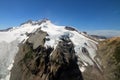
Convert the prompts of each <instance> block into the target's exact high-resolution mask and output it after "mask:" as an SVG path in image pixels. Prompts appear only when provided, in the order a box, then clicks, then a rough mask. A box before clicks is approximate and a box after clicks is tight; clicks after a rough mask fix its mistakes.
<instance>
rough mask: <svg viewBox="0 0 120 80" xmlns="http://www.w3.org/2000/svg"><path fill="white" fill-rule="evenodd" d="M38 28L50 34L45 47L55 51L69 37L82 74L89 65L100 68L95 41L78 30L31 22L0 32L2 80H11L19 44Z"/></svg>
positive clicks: (47, 22) (0, 75) (45, 22)
mask: <svg viewBox="0 0 120 80" xmlns="http://www.w3.org/2000/svg"><path fill="white" fill-rule="evenodd" d="M38 28H41V30H43V31H45V32H47V33H48V36H46V38H49V39H50V40H48V41H46V42H45V45H44V46H45V47H48V46H51V47H53V48H54V49H55V47H56V45H57V44H58V42H59V41H60V38H61V37H63V36H64V38H67V37H69V38H70V40H71V41H72V42H73V44H74V49H75V52H76V55H77V56H78V64H79V66H80V67H79V68H80V70H81V71H82V72H83V71H84V70H85V67H86V66H88V65H97V66H98V68H100V67H99V63H98V62H99V60H98V59H95V56H96V50H97V47H96V44H97V42H95V41H94V40H91V39H89V38H88V37H85V36H84V35H82V34H83V33H81V32H78V31H76V30H68V29H66V28H65V26H56V25H54V24H52V23H51V22H50V21H49V20H42V21H29V22H26V23H24V24H22V25H21V26H19V27H15V28H12V29H10V30H7V31H2V32H0V80H9V77H10V70H11V68H12V63H13V62H14V57H15V55H16V53H17V52H18V50H19V48H18V45H19V43H24V42H25V40H26V39H27V38H28V37H29V36H28V34H29V33H34V32H35V31H36V30H37V29H38ZM51 55H52V54H51Z"/></svg>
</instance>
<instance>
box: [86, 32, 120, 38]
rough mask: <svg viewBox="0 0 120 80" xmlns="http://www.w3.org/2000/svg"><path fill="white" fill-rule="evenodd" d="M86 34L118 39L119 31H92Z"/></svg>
mask: <svg viewBox="0 0 120 80" xmlns="http://www.w3.org/2000/svg"><path fill="white" fill-rule="evenodd" d="M87 32H88V34H92V35H99V36H106V37H116V36H119V37H120V30H94V31H92V30H91V31H87Z"/></svg>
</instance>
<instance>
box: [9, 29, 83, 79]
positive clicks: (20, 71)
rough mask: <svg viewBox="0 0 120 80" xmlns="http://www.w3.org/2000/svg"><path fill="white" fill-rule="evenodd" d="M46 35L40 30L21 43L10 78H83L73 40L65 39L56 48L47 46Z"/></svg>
mask: <svg viewBox="0 0 120 80" xmlns="http://www.w3.org/2000/svg"><path fill="white" fill-rule="evenodd" d="M46 35H47V33H45V32H43V31H41V30H38V31H36V32H35V33H34V34H31V35H30V38H29V39H28V40H27V41H26V43H24V44H22V45H20V49H19V52H18V54H17V55H16V57H15V62H14V66H13V68H12V71H11V77H10V80H83V78H82V75H81V72H80V70H79V67H78V65H77V57H76V55H75V51H74V46H73V44H72V42H71V41H70V40H69V39H67V40H65V39H63V40H61V41H60V42H59V43H58V45H57V47H56V48H55V49H53V48H51V47H48V48H45V47H44V43H45V37H46ZM37 39H38V40H37Z"/></svg>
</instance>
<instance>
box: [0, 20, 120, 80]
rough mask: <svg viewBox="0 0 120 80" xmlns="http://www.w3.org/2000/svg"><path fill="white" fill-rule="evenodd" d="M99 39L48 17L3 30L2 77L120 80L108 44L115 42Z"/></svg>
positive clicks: (16, 79) (4, 79)
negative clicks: (59, 24)
mask: <svg viewBox="0 0 120 80" xmlns="http://www.w3.org/2000/svg"><path fill="white" fill-rule="evenodd" d="M99 42H100V40H99V39H97V38H93V37H92V36H89V35H87V34H85V33H83V32H79V31H78V30H76V29H75V28H72V27H69V26H57V25H55V24H53V23H52V22H51V21H50V20H48V19H43V20H38V21H31V20H29V21H27V22H25V23H23V24H21V25H20V26H19V27H13V28H9V29H6V30H0V80H119V79H120V78H119V79H113V78H111V76H110V75H109V72H112V70H111V69H110V68H109V66H108V62H109V60H110V59H111V58H112V57H109V58H106V57H107V56H109V54H108V55H107V54H106V53H109V49H108V52H105V50H106V49H107V48H108V47H105V45H108V46H109V45H111V43H109V44H103V43H105V41H101V43H100V44H99ZM106 43H107V42H106ZM113 43H116V45H117V44H118V43H117V42H116V41H115V42H113ZM101 45H102V46H104V47H101ZM111 47H112V46H111ZM111 47H110V48H111ZM103 48H104V49H103ZM118 48H119V46H118ZM113 49H114V47H113ZM116 54H117V52H116ZM116 54H113V55H114V57H115V60H116V61H117V62H118V63H119V57H117V56H116ZM105 55H106V56H105ZM114 57H113V58H114ZM106 59H107V60H106ZM117 62H116V63H115V64H114V63H112V61H111V63H110V64H111V65H112V64H114V65H116V64H117V65H118V63H117ZM113 67H114V66H113ZM118 67H119V65H118ZM114 68H115V69H118V68H116V67H114ZM119 70H120V69H119ZM115 73H116V72H115ZM111 75H112V76H113V75H114V73H111ZM117 75H118V76H119V75H120V74H118V73H117Z"/></svg>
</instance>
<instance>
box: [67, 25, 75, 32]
mask: <svg viewBox="0 0 120 80" xmlns="http://www.w3.org/2000/svg"><path fill="white" fill-rule="evenodd" d="M65 29H66V30H70V31H77V30H76V29H75V28H72V27H69V26H66V27H65Z"/></svg>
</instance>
